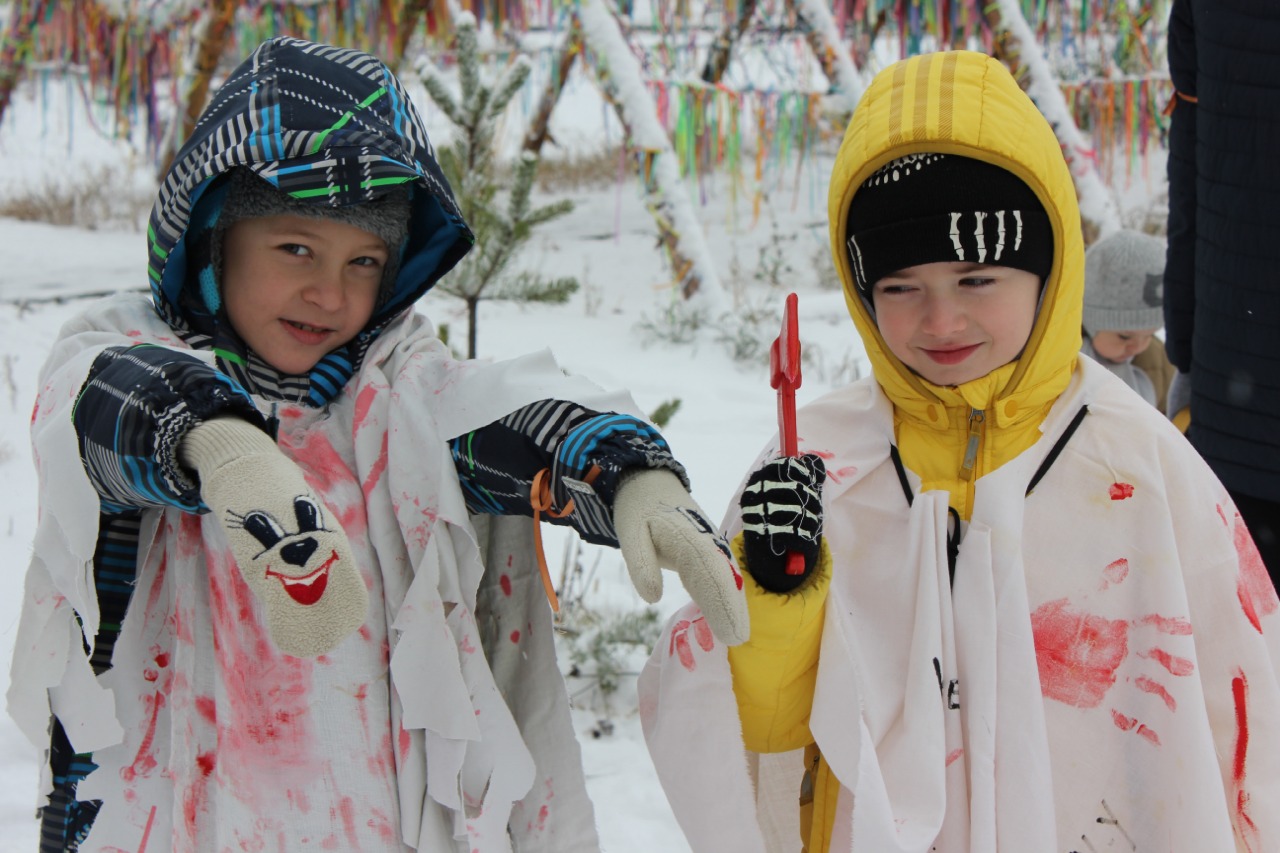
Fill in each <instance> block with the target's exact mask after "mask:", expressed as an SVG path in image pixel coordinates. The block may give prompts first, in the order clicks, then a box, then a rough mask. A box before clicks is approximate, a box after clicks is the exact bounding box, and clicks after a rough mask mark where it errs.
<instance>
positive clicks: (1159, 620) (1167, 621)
mask: <svg viewBox="0 0 1280 853" xmlns="http://www.w3.org/2000/svg"><path fill="white" fill-rule="evenodd" d="M1138 624H1140V625H1150V626H1151V627H1153V628H1155V629H1156V630H1157V631H1159V632H1160V633H1162V634H1176V635H1178V636H1181V637H1190V636H1191V622H1190V620H1188V619H1187V618H1186V617H1183V616H1160V615H1159V614H1156V613H1150V614H1148V615H1146V616H1143V617H1142V618H1141V619H1139V620H1138Z"/></svg>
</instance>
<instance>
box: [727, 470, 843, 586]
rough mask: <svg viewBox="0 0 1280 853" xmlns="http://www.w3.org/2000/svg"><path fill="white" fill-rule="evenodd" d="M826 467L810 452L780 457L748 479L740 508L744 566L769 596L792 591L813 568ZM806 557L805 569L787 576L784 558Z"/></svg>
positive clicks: (740, 501)
mask: <svg viewBox="0 0 1280 853" xmlns="http://www.w3.org/2000/svg"><path fill="white" fill-rule="evenodd" d="M826 478H827V466H826V465H825V464H823V462H822V459H821V458H819V457H818V456H815V455H813V454H812V453H807V454H805V455H803V456H794V457H792V456H783V457H780V458H777V459H772V460H770V461H768V462H766V463H765V464H764V465H761V466H760V467H759V468H757V469H756V470H755V471H753V472H752V473H751V476H750V477H748V478H747V485H746V487H745V488H744V489H743V490H742V497H741V499H740V500H739V501H738V504H739V506H741V507H742V547H743V553H744V555H745V557H746V566H744V568H745V569H746V570H747V571H748V572H750V573H751V576H752V577H753V578H755V580H756V583H758V584H760V586H762V587H764V588H765V589H767V590H769V591H770V592H790V591H791V590H793V589H795V588H796V587H798V586H800V584H802V583H803V582H804V580H805V579H806V578H807V577H808V576H809V574H810V573H811V572H812V571H813V567H814V566H815V565H817V562H818V554H819V551H820V550H821V537H822V483H823V481H825V480H826ZM791 553H799V554H800V555H801V556H803V557H804V571H803V572H802V573H801V574H795V575H793V574H788V572H787V562H788V555H789V554H791Z"/></svg>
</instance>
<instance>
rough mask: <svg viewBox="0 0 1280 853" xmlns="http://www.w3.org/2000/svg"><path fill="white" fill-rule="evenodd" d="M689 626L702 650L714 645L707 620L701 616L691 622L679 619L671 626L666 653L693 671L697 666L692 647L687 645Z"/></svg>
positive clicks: (713, 638)
mask: <svg viewBox="0 0 1280 853" xmlns="http://www.w3.org/2000/svg"><path fill="white" fill-rule="evenodd" d="M690 628H692V629H693V636H694V639H695V640H696V641H697V643H698V645H699V646H700V647H701V648H702V650H703V651H707V652H709V651H711V649H712V648H714V647H715V644H716V638H715V635H714V634H712V633H711V626H710V625H708V624H707V620H706V619H705V618H703V617H701V616H699V617H698V618H697V619H694V620H693V621H692V622H690V621H689V620H688V619H681V620H680V621H679V622H677V623H676V624H675V626H674V627H672V629H671V642H670V644H669V647H668V649H667V654H668V655H671V656H674V657H677V658H679V660H680V665H681V666H683V667H684V668H685V669H687V670H689V671H690V672H693V671H694V669H696V668H697V662H696V661H695V660H694V657H693V647H692V646H691V645H689V629H690Z"/></svg>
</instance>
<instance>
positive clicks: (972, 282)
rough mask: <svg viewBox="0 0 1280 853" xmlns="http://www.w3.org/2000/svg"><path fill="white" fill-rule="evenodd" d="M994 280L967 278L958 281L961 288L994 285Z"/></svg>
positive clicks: (980, 277) (979, 277)
mask: <svg viewBox="0 0 1280 853" xmlns="http://www.w3.org/2000/svg"><path fill="white" fill-rule="evenodd" d="M995 281H996V280H995V279H994V278H983V277H982V276H976V275H975V276H968V277H967V278H962V279H960V285H961V286H962V287H984V286H986V285H988V284H995Z"/></svg>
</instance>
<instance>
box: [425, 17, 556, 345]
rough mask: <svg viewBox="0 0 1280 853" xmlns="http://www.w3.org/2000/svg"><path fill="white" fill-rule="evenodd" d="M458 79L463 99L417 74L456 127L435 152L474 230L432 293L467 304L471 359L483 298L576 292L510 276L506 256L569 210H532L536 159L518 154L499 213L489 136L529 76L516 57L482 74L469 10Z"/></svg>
mask: <svg viewBox="0 0 1280 853" xmlns="http://www.w3.org/2000/svg"><path fill="white" fill-rule="evenodd" d="M457 24H458V28H457V45H458V78H459V82H460V84H461V88H462V92H461V100H458V99H455V98H454V96H453V95H452V94H451V93H450V91H449V89H448V86H447V85H446V84H445V82H444V80H443V78H442V77H441V76H440V74H439V73H438V72H437V71H436V69H435V68H434V67H432V66H431V65H430V64H427V63H425V62H424V63H422V64H420V65H419V74H420V75H421V76H422V82H423V85H424V86H425V87H426V89H427V94H428V95H430V96H431V100H432V101H434V102H435V103H436V105H437V106H438V107H440V110H441V112H443V113H444V114H445V116H447V117H448V119H449V120H450V121H451V122H453V124H454V125H455V126H456V127H457V128H458V131H459V133H458V136H457V138H456V139H455V140H454V141H453V143H452V144H451V145H450V146H449V147H448V148H445V149H443V150H441V151H440V168H441V169H442V170H443V171H444V175H445V177H446V178H447V179H448V181H449V184H450V186H452V187H453V191H454V193H455V195H456V196H457V198H458V206H459V207H460V208H461V210H462V215H463V217H464V218H465V219H466V220H467V222H468V224H470V226H471V229H472V231H473V232H474V233H475V237H476V242H475V246H474V247H473V248H472V249H471V251H470V252H469V253H468V254H467V256H466V257H465V258H463V259H462V262H461V263H459V264H458V265H457V266H456V267H455V268H454V269H453V270H452V271H451V272H450V273H449V275H448V276H446V277H445V278H444V279H443V280H442V281H441V282H440V284H439V286H438V289H439V290H442V291H444V292H445V293H448V294H451V295H453V296H456V297H458V298H459V299H462V300H463V301H464V302H466V304H467V332H468V340H467V353H468V355H469V356H470V357H472V358H474V357H475V356H476V329H477V324H478V317H479V309H480V302H481V300H483V299H490V300H493V299H510V300H518V301H527V302H560V303H562V302H565V301H567V300H568V299H569V297H570V296H571V295H573V293H574V292H575V291H577V289H578V280H577V279H576V278H573V277H567V276H566V277H554V278H546V277H544V276H542V275H540V274H538V273H535V272H529V271H527V270H526V271H521V272H514V273H513V272H510V271H509V270H508V266H509V264H510V262H511V259H512V258H513V257H515V255H516V254H517V253H518V252H519V250H520V248H521V246H523V245H524V244H525V243H527V242H528V241H529V238H530V237H531V236H532V233H533V229H534V228H536V227H538V226H539V225H542V224H544V223H546V222H550V221H551V220H553V219H556V218H558V217H560V216H564V215H565V214H566V213H568V212H569V211H571V210H573V202H571V201H569V200H567V199H565V200H562V201H557V202H555V203H553V204H548V205H544V206H542V207H537V208H532V209H531V208H530V205H529V194H530V192H531V190H532V189H533V181H534V177H535V176H536V175H537V171H538V158H537V156H536V155H534V154H532V153H530V152H523V153H522V155H521V157H520V160H519V162H518V163H517V164H516V168H515V174H514V176H513V180H512V184H511V188H510V191H509V193H508V195H507V203H506V206H505V209H503V208H502V206H501V205H500V204H499V202H498V190H499V177H498V174H497V163H496V152H495V150H494V147H495V137H496V130H497V125H498V122H499V121H500V120H501V118H502V114H503V112H504V111H505V110H506V107H507V104H508V103H509V102H510V101H511V98H512V97H513V96H514V95H515V93H516V92H518V91H519V90H520V87H521V86H523V85H524V81H525V79H526V78H528V76H529V70H530V68H531V65H530V63H529V59H528V57H525V56H520V57H518V58H517V59H516V60H515V62H513V63H512V64H511V65H509V66H508V67H507V69H506V70H505V71H504V72H503V73H502V75H501V76H500V77H499V79H498V81H497V82H496V83H494V84H493V85H489V84H487V83H485V81H484V80H483V79H482V78H481V74H480V70H481V69H480V48H479V39H478V38H477V34H476V20H475V17H474V16H473V15H471V14H470V13H469V12H465V13H463V14H461V15H459V16H458V18H457Z"/></svg>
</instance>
